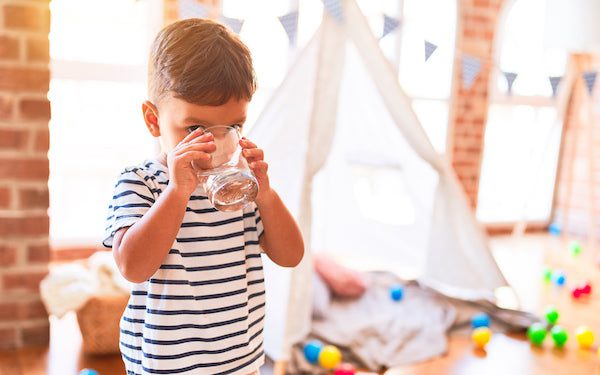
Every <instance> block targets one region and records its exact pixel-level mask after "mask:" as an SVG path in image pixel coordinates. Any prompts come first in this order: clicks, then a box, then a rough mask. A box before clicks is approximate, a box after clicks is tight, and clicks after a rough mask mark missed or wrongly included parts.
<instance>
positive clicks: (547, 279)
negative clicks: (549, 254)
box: [544, 267, 552, 283]
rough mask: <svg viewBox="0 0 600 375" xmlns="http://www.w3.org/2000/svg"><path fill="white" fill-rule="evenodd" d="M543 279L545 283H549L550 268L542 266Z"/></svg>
mask: <svg viewBox="0 0 600 375" xmlns="http://www.w3.org/2000/svg"><path fill="white" fill-rule="evenodd" d="M544 281H545V282H546V283H550V282H551V281H552V269H550V268H548V267H545V268H544Z"/></svg>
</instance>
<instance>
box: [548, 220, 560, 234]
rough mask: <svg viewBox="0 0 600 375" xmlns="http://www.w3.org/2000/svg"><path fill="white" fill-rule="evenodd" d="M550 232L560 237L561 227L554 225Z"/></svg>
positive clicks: (549, 227)
mask: <svg viewBox="0 0 600 375" xmlns="http://www.w3.org/2000/svg"><path fill="white" fill-rule="evenodd" d="M548 232H550V234H551V235H553V236H558V235H559V234H560V227H559V226H558V224H556V223H552V224H550V225H549V226H548Z"/></svg>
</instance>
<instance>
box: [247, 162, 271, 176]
mask: <svg viewBox="0 0 600 375" xmlns="http://www.w3.org/2000/svg"><path fill="white" fill-rule="evenodd" d="M249 167H250V169H252V171H253V172H254V173H255V174H266V173H267V170H268V169H269V165H268V164H267V163H266V162H264V161H262V160H259V161H253V162H252V163H250V165H249Z"/></svg>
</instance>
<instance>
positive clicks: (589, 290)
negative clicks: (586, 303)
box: [581, 283, 592, 294]
mask: <svg viewBox="0 0 600 375" xmlns="http://www.w3.org/2000/svg"><path fill="white" fill-rule="evenodd" d="M581 293H583V294H590V293H592V286H591V285H590V283H586V284H585V286H584V287H583V288H581Z"/></svg>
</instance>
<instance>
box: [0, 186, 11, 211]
mask: <svg viewBox="0 0 600 375" xmlns="http://www.w3.org/2000/svg"><path fill="white" fill-rule="evenodd" d="M11 197H12V195H11V192H10V188H8V187H2V188H0V208H9V207H10V200H11Z"/></svg>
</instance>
